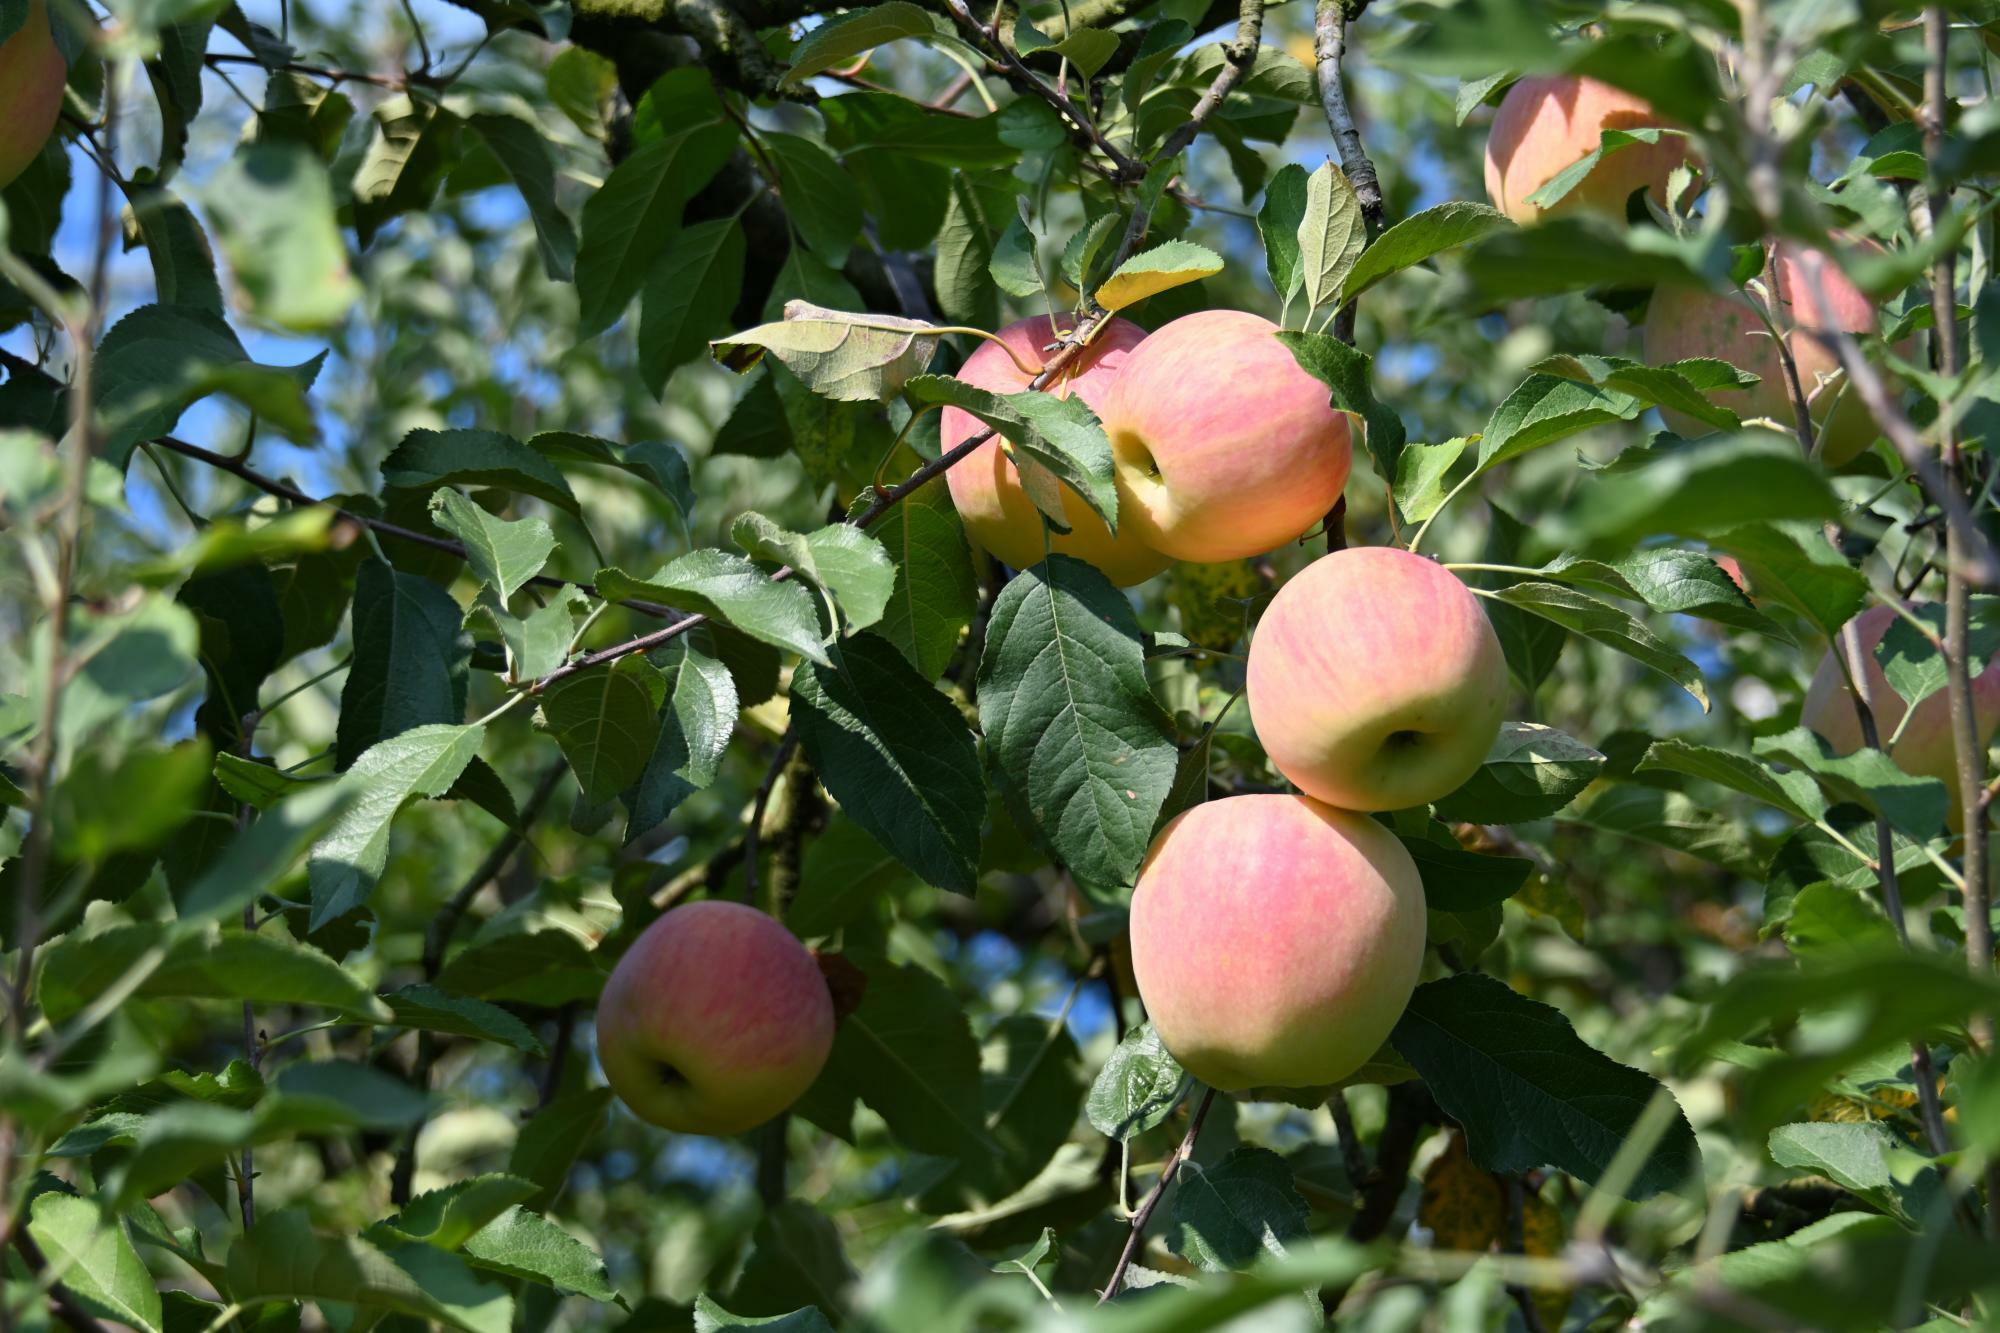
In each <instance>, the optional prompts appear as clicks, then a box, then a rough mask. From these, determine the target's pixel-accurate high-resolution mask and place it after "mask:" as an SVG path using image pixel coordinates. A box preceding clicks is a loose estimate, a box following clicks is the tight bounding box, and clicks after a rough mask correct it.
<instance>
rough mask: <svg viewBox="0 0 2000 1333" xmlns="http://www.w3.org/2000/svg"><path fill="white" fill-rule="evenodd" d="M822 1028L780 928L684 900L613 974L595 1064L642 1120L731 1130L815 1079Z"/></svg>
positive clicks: (790, 941)
mask: <svg viewBox="0 0 2000 1333" xmlns="http://www.w3.org/2000/svg"><path fill="white" fill-rule="evenodd" d="M833 1021H834V1020H833V999H832V997H831V996H830V995H829V993H828V991H827V986H826V979H825V978H824V977H823V976H822V975H821V973H820V970H819V965H818V964H817V963H815V962H814V961H813V956H812V955H811V954H810V953H808V952H806V948H805V946H804V945H803V944H800V943H799V941H798V939H797V938H796V937H795V936H794V935H793V934H792V933H791V932H790V931H788V930H786V929H785V928H784V927H783V926H782V925H780V924H778V922H777V921H776V920H774V919H773V918H771V917H769V916H766V915H765V914H764V913H762V912H759V911H757V910H756V909H755V908H752V907H745V906H743V905H742V904H741V903H731V902H718V901H702V902H694V903H687V904H685V905H683V906H680V907H676V908H674V909H673V910H672V911H669V912H667V913H666V914H665V915H663V916H662V917H661V918H660V919H659V920H657V921H655V922H654V923H653V924H652V925H650V926H648V927H646V929H645V930H644V931H643V932H641V934H640V936H639V938H638V939H636V940H634V941H633V942H632V947H631V948H629V949H627V950H626V951H625V956H624V957H623V958H621V959H619V960H618V966H617V967H615V968H613V969H612V972H611V978H610V980H608V981H606V982H605V983H604V994H603V995H602V996H601V997H600V998H599V1000H598V1002H597V1058H598V1061H599V1062H600V1063H601V1064H602V1065H603V1066H604V1076H605V1078H606V1079H608V1080H609V1081H610V1083H611V1088H612V1090H613V1091H614V1092H616V1093H617V1094H618V1096H619V1099H620V1100H622V1101H623V1102H624V1103H625V1104H626V1105H627V1106H629V1107H630V1108H632V1113H633V1114H634V1115H636V1116H638V1117H639V1118H640V1119H641V1120H648V1121H651V1122H652V1123H653V1124H656V1125H660V1126H662V1127H664V1128H666V1129H671V1130H674V1131H676V1132H677V1133H682V1134H740V1133H742V1132H743V1131H744V1130H746V1129H750V1128H753V1127H754V1126H757V1125H761V1124H763V1123H764V1122H765V1121H766V1120H769V1119H770V1118H771V1117H772V1116H774V1115H776V1114H778V1113H779V1112H780V1111H782V1110H784V1109H785V1108H786V1107H788V1106H790V1105H791V1104H792V1103H793V1102H795V1101H797V1100H798V1098H799V1095H800V1094H801V1093H803V1092H804V1091H805V1090H806V1089H807V1088H808V1087H810V1086H811V1085H812V1081H813V1080H814V1079H815V1078H818V1077H819V1071H820V1069H821V1068H822V1067H823V1066H824V1065H825V1064H826V1057H827V1052H828V1051H829V1050H831V1049H832V1046H833Z"/></svg>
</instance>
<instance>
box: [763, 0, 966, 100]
mask: <svg viewBox="0 0 2000 1333" xmlns="http://www.w3.org/2000/svg"><path fill="white" fill-rule="evenodd" d="M935 31H936V28H935V26H934V25H933V24H932V22H931V16H930V15H929V14H928V13H926V12H925V11H924V10H923V9H921V8H919V7H918V6H916V5H913V4H910V3H909V0H885V3H883V4H879V5H873V6H870V7H869V8H867V9H857V10H854V11H851V12H849V13H846V14H841V15H838V16H837V17H834V18H830V19H828V20H827V21H826V22H824V23H822V24H820V25H819V26H818V27H816V28H814V29H813V30H812V31H811V32H809V33H807V34H806V35H805V38H804V39H803V40H802V41H800V42H799V44H798V45H797V46H795V47H793V48H792V67H791V68H790V69H788V70H786V71H785V77H784V80H783V81H784V82H785V83H787V84H799V83H803V82H804V81H805V80H807V79H809V78H811V77H812V76H813V75H815V74H819V73H822V72H823V71H825V70H829V69H832V68H833V67H834V66H835V65H846V64H850V63H852V61H853V60H854V57H856V56H858V55H861V54H862V53H864V52H867V51H872V50H874V49H875V48H876V47H878V46H882V45H885V44H886V43H889V42H894V41H900V40H901V39H903V38H905V37H929V36H931V35H932V34H933V33H934V32H935Z"/></svg>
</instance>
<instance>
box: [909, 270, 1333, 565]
mask: <svg viewBox="0 0 2000 1333" xmlns="http://www.w3.org/2000/svg"><path fill="white" fill-rule="evenodd" d="M1072 327H1074V323H1073V321H1072V320H1071V319H1069V318H1068V317H1067V316H1043V317H1039V318H1035V319H1024V320H1021V321H1020V322H1019V323H1016V324H1010V325H1008V326H1007V327H1006V328H1004V329H1002V330H1000V332H999V334H998V335H997V336H998V338H999V340H1000V342H999V343H990V342H989V343H982V344H980V346H979V349H978V350H977V351H975V352H974V353H973V354H972V355H971V356H970V357H967V358H966V362H965V364H964V366H962V367H960V369H959V372H958V378H959V379H961V380H963V381H965V382H966V383H968V384H971V385H974V386H976V387H978V388H981V389H985V390H987V391H988V392H991V393H1002V394H1005V393H1019V392H1021V391H1022V390H1023V389H1026V388H1027V387H1028V383H1029V381H1030V380H1031V379H1032V378H1033V377H1034V375H1035V374H1037V373H1039V372H1040V371H1041V369H1042V367H1043V366H1044V365H1045V364H1046V361H1047V357H1048V356H1049V355H1050V354H1051V353H1052V352H1053V350H1054V347H1055V345H1056V340H1057V339H1058V338H1060V337H1061V336H1062V335H1063V334H1065V333H1067V332H1068V331H1069V330H1070V329H1071V328H1072ZM1276 331H1277V325H1275V324H1273V323H1271V321H1270V320H1268V319H1264V318H1262V317H1261V316H1258V315H1253V314H1249V313H1246V312H1244V311H1241V310H1205V311H1202V312H1200V313H1198V314H1192V315H1183V316H1182V317H1181V318H1179V319H1176V320H1173V321H1171V322H1169V323H1167V324H1164V325H1162V326H1161V327H1160V328H1159V329H1158V330H1157V331H1155V332H1154V333H1152V334H1148V333H1147V332H1146V331H1145V330H1144V329H1142V328H1140V327H1139V326H1138V325H1136V324H1134V323H1131V322H1130V321H1129V320H1124V319H1116V318H1114V319H1112V320H1110V321H1108V322H1107V323H1106V324H1105V326H1104V327H1103V328H1102V329H1101V330H1099V332H1098V334H1097V337H1096V338H1095V339H1093V340H1092V342H1091V343H1090V345H1089V346H1088V347H1086V348H1084V349H1083V351H1082V353H1081V354H1079V355H1078V356H1077V357H1076V358H1075V359H1073V360H1072V361H1070V362H1069V363H1068V364H1067V365H1066V366H1064V368H1063V370H1062V371H1061V372H1060V373H1059V374H1058V376H1057V377H1056V379H1055V380H1054V381H1053V382H1051V383H1050V384H1048V385H1045V386H1044V388H1045V390H1046V392H1049V393H1052V394H1055V395H1057V396H1058V397H1069V396H1071V395H1074V396H1076V397H1077V398H1080V399H1082V400H1083V402H1084V403H1085V404H1086V405H1087V406H1088V407H1089V408H1090V409H1091V411H1093V412H1095V413H1096V414H1097V416H1098V419H1099V420H1100V421H1102V422H1103V424H1104V433H1105V436H1106V438H1107V439H1108V440H1109V441H1110V443H1111V456H1112V461H1113V465H1114V467H1115V469H1116V472H1115V480H1116V485H1117V488H1118V515H1117V522H1118V526H1117V532H1116V533H1115V534H1114V533H1113V532H1112V530H1111V529H1110V528H1109V527H1108V526H1107V525H1106V524H1105V522H1104V520H1103V519H1101V518H1099V517H1098V516H1097V515H1096V514H1095V513H1093V512H1092V511H1091V510H1090V508H1089V507H1088V506H1087V505H1085V504H1084V502H1083V500H1082V499H1081V498H1080V497H1078V496H1077V495H1076V494H1075V493H1074V492H1070V491H1068V490H1065V491H1064V493H1063V516H1064V520H1065V522H1066V524H1067V525H1068V527H1069V531H1068V532H1066V533H1059V532H1056V531H1054V529H1053V528H1050V527H1049V526H1048V525H1046V524H1045V523H1043V521H1042V516H1041V514H1040V513H1039V512H1038V511H1037V510H1036V509H1035V506H1034V503H1033V501H1031V500H1029V498H1028V494H1027V492H1026V491H1025V490H1023V489H1022V487H1021V477H1020V473H1019V472H1018V471H1017V470H1016V468H1015V465H1014V460H1013V446H1012V445H1011V444H1009V443H1008V442H1007V441H1005V440H1003V439H1001V438H1000V437H998V436H995V437H994V438H993V439H990V440H988V441H987V442H986V443H985V444H983V445H981V446H979V448H977V449H975V450H973V451H972V453H970V454H969V455H967V456H966V457H965V458H963V459H960V460H959V462H958V463H957V464H956V465H954V466H953V467H952V469H951V470H950V471H949V472H947V473H945V484H946V485H947V486H949V487H950V488H951V499H952V504H953V505H954V506H956V507H957V509H958V513H959V516H960V517H961V518H962V519H963V520H964V521H965V528H966V532H967V534H968V535H970V537H971V538H972V540H973V541H974V542H975V543H977V544H978V545H979V546H980V547H982V548H983V549H985V550H986V551H987V552H988V553H989V554H991V555H992V556H994V557H995V558H996V559H998V560H1001V561H1003V562H1004V563H1006V564H1009V565H1012V566H1014V567H1015V568H1016V569H1026V568H1027V567H1028V566H1030V565H1034V564H1039V563H1040V562H1041V560H1042V557H1043V556H1044V555H1045V554H1047V553H1049V552H1051V551H1052V552H1054V553H1056V554H1058V555H1068V556H1074V557H1076V558H1077V559H1079V560H1085V561H1088V562H1089V563H1090V564H1093V565H1095V566H1097V567H1098V568H1099V569H1100V570H1102V571H1104V574H1105V576H1106V577H1107V578H1109V579H1110V580H1111V581H1112V582H1113V583H1116V584H1117V585H1118V586H1120V587H1130V586H1132V585H1133V584H1135V583H1142V582H1144V581H1145V580H1147V579H1149V578H1151V577H1153V575H1155V574H1157V573H1159V572H1160V571H1161V570H1163V569H1165V568H1166V567H1167V566H1168V565H1169V564H1171V563H1172V562H1173V561H1175V560H1193V561H1200V562H1215V561H1221V560H1238V559H1242V558H1243V557H1245V556H1252V555H1261V554H1263V553H1264V552H1266V551H1269V550H1272V549H1274V548H1276V547H1279V546H1283V545H1284V544H1285V543H1287V542H1290V541H1295V540H1297V539H1298V538H1299V537H1300V536H1302V535H1303V534H1304V533H1306V532H1308V531H1310V530H1311V529H1312V528H1313V527H1314V526H1315V525H1317V524H1318V523H1319V522H1321V521H1322V520H1323V519H1324V518H1325V517H1326V512H1327V510H1329V509H1331V508H1333V504H1334V501H1336V500H1338V499H1339V498H1340V492H1341V490H1342V488H1344V487H1345V486H1346V485H1347V473H1348V468H1349V465H1350V462H1351V459H1352V454H1353V442H1352V439H1351V438H1350V432H1349V428H1348V418H1347V416H1346V414H1344V413H1341V412H1336V411H1334V410H1333V408H1332V407H1331V406H1329V395H1328V393H1327V388H1326V386H1325V385H1324V384H1322V383H1320V382H1319V381H1318V380H1316V379H1314V378H1313V377H1312V376H1310V375H1308V374H1307V373H1306V372H1305V371H1303V370H1301V369H1300V368H1299V364H1298V362H1297V361H1295V360H1293V358H1292V354H1291V352H1290V351H1289V350H1287V348H1286V347H1285V345H1284V344H1283V343H1281V342H1279V341H1278V340H1277V339H1276V338H1275V337H1273V336H1272V334H1274V333H1275V332H1276ZM1001 344H1004V346H1002V345H1001ZM984 429H985V426H984V425H982V424H981V423H980V421H979V420H978V419H977V418H976V417H974V416H972V415H971V414H970V413H968V412H963V411H960V410H959V409H958V408H955V407H947V408H946V409H945V410H944V416H943V418H942V420H941V421H940V423H939V430H940V432H941V433H942V435H943V441H944V447H945V448H946V449H953V448H956V447H957V446H959V445H960V444H963V443H964V442H965V441H966V440H968V439H970V438H972V437H973V436H974V435H977V434H979V433H980V432H981V431H983V430H984Z"/></svg>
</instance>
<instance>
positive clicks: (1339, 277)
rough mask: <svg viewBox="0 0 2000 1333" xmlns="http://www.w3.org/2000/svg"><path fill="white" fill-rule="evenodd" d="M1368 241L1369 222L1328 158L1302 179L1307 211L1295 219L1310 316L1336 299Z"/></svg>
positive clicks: (1307, 308)
mask: <svg viewBox="0 0 2000 1333" xmlns="http://www.w3.org/2000/svg"><path fill="white" fill-rule="evenodd" d="M1367 243H1368V227H1367V223H1366V222H1365V221H1364V220H1363V218H1362V216H1361V201H1360V199H1358V198H1356V197H1355V194H1354V186H1353V185H1351V184H1350V183H1349V182H1348V179H1347V176H1346V174H1345V173H1343V172H1342V171H1341V169H1340V168H1339V167H1337V166H1335V165H1334V164H1333V162H1332V160H1331V159H1329V160H1327V161H1325V162H1322V163H1320V164H1319V166H1318V167H1317V168H1315V169H1314V171H1313V173H1312V175H1311V176H1309V177H1307V178H1306V209H1305V215H1304V216H1303V217H1302V218H1300V219H1299V270H1300V276H1301V277H1302V279H1303V280H1304V286H1305V293H1306V313H1307V315H1308V316H1310V315H1311V313H1312V312H1313V311H1315V310H1317V309H1319V308H1320V307H1321V306H1323V305H1328V304H1331V303H1335V302H1338V301H1339V300H1340V299H1342V298H1341V289H1342V287H1344V286H1345V285H1346V282H1347V275H1348V274H1349V273H1351V272H1352V271H1353V270H1354V265H1355V261H1357V260H1358V259H1360V258H1361V248H1362V246H1364V245H1366V244H1367Z"/></svg>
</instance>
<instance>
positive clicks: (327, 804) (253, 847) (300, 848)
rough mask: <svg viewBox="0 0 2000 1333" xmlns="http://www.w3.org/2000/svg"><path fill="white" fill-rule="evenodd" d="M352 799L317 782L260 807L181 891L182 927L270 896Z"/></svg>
mask: <svg viewBox="0 0 2000 1333" xmlns="http://www.w3.org/2000/svg"><path fill="white" fill-rule="evenodd" d="M356 794H357V793H356V792H355V790H354V788H353V787H351V786H349V785H348V784H347V783H344V782H321V783H317V784H315V785H313V786H312V787H309V788H307V789H305V790H303V791H300V792H298V793H297V794H296V795H292V796H288V797H286V798H285V799H283V800H280V801H278V802H277V803H276V804H274V805H269V806H266V807H264V808H263V813H262V814H260V815H259V816H258V817H257V819H256V820H255V821H253V822H252V823H251V824H250V825H249V827H247V828H245V829H243V830H241V831H239V832H238V833H237V834H236V835H235V837H233V838H231V839H230V841H229V843H228V845H227V846H225V847H224V848H223V850H222V852H221V854H220V855H219V856H217V857H216V858H215V860H213V861H212V862H210V863H209V864H208V866H207V867H206V868H205V869H204V870H202V871H201V872H200V876H199V877H198V878H196V879H195V881H194V882H193V883H192V884H190V885H188V886H187V887H186V888H185V889H182V890H180V902H179V919H180V921H181V922H182V924H183V925H199V924H202V923H204V922H206V921H210V920H214V919H217V918H220V917H224V916H228V915H230V914H232V913H235V912H237V911H238V910H239V909H240V908H241V907H242V906H243V904H244V903H247V902H250V901H252V900H254V899H255V898H256V897H257V895H259V894H261V893H266V892H269V891H270V889H271V887H272V886H273V884H275V883H276V882H277V880H278V878H279V877H280V876H281V875H283V874H284V873H285V872H286V871H288V870H289V869H290V868H291V867H292V865H293V863H294V862H296V861H297V860H298V858H299V857H300V856H302V855H304V854H305V851H306V849H307V848H308V847H309V846H310V845H311V844H312V842H313V841H314V839H316V838H317V837H318V836H319V834H320V832H321V831H322V830H323V829H324V828H326V826H327V825H329V824H331V823H332V822H333V820H334V819H335V818H336V817H337V816H338V815H339V814H340V813H341V812H342V811H344V810H345V809H346V808H347V807H348V805H349V804H351V803H352V802H353V800H354V798H355V796H356Z"/></svg>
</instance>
